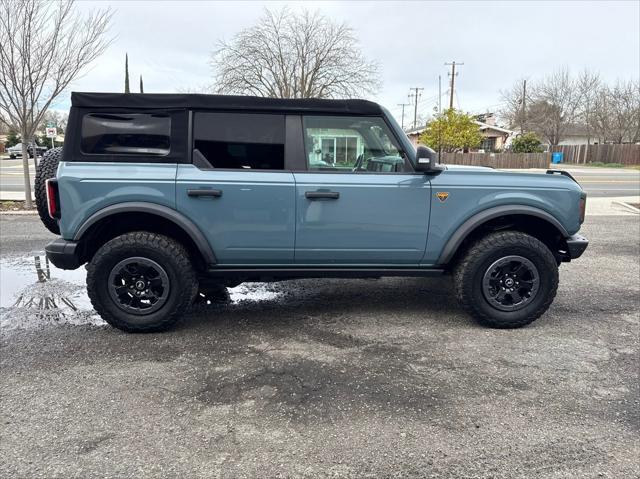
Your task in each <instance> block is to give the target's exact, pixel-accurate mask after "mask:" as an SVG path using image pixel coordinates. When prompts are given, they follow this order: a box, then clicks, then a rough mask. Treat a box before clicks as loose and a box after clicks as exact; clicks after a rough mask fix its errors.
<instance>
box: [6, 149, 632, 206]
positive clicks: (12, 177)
mask: <svg viewBox="0 0 640 479" xmlns="http://www.w3.org/2000/svg"><path fill="white" fill-rule="evenodd" d="M29 164H30V165H31V181H32V182H33V175H34V169H33V160H29ZM553 167H554V168H559V169H566V170H567V171H569V172H570V173H571V174H572V175H573V176H574V177H575V178H576V180H578V182H579V183H580V184H581V185H582V187H583V188H584V190H585V191H586V192H587V194H588V195H589V196H592V197H619V196H639V195H640V170H634V169H630V168H589V167H584V166H576V165H553ZM540 173H542V170H540ZM3 192H11V193H13V194H16V193H23V192H24V182H23V173H22V160H19V159H18V160H9V159H3V160H0V199H5V198H3V197H2V193H3ZM5 196H6V195H5ZM12 198H13V197H12Z"/></svg>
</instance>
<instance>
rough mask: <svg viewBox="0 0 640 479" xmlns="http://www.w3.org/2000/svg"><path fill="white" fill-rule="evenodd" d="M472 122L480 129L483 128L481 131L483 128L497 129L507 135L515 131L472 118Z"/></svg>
mask: <svg viewBox="0 0 640 479" xmlns="http://www.w3.org/2000/svg"><path fill="white" fill-rule="evenodd" d="M473 122H474V123H475V124H476V125H478V126H479V127H480V130H483V131H484V130H495V131H499V132H500V133H506V134H508V135H513V134H514V133H515V131H513V130H508V129H506V128H501V127H499V126H495V125H488V124H487V123H483V122H481V121H477V120H474V121H473Z"/></svg>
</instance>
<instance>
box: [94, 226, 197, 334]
mask: <svg viewBox="0 0 640 479" xmlns="http://www.w3.org/2000/svg"><path fill="white" fill-rule="evenodd" d="M141 245H142V246H144V247H147V248H153V249H154V250H156V251H158V252H160V253H162V254H163V255H168V256H169V257H171V258H173V259H174V261H175V262H176V265H177V271H176V274H177V276H178V277H179V278H180V284H179V285H177V287H176V286H173V287H176V289H177V290H178V294H179V296H178V298H177V300H176V304H177V306H176V307H175V308H174V309H173V310H172V311H171V312H169V314H167V315H165V316H163V317H162V318H161V319H160V320H159V321H156V322H154V323H150V324H145V325H140V324H132V323H129V322H127V321H123V320H122V319H120V318H118V317H117V315H115V314H113V313H112V312H111V311H110V308H108V307H107V306H106V305H105V304H103V302H102V301H101V299H100V297H99V296H98V294H97V291H96V288H98V287H105V285H99V284H98V281H97V279H96V276H97V274H98V269H99V268H100V266H101V264H103V263H104V262H105V261H106V260H107V259H108V258H109V257H110V256H111V255H114V254H118V253H119V252H120V251H122V250H135V249H136V248H139V247H140V246H141ZM197 292H198V280H197V278H196V273H195V270H194V268H193V265H192V264H191V261H190V259H189V254H188V253H187V250H186V249H185V248H184V246H182V245H181V244H180V243H178V242H177V241H175V240H173V239H171V238H169V237H167V236H164V235H160V234H156V233H150V232H145V231H136V232H131V233H126V234H124V235H121V236H117V237H116V238H114V239H112V240H111V241H109V242H107V243H106V244H105V245H104V246H102V247H101V248H100V249H99V250H98V251H97V252H96V254H95V255H94V257H93V258H92V260H91V262H90V263H89V265H88V266H87V293H88V295H89V299H90V300H91V304H92V305H93V307H94V309H95V310H96V312H97V313H98V314H99V315H100V316H101V317H102V319H104V320H105V321H106V322H107V323H109V324H110V325H112V326H114V327H116V328H118V329H121V330H123V331H126V332H132V333H151V332H159V331H165V330H167V329H170V328H171V327H172V326H174V325H175V324H176V323H177V322H178V321H179V320H180V318H181V317H182V316H183V314H184V313H185V311H186V310H187V308H188V307H189V305H190V304H191V302H192V300H193V298H194V297H195V295H196V294H197ZM114 307H116V306H115V305H114Z"/></svg>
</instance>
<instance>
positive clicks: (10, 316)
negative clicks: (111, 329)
mask: <svg viewBox="0 0 640 479" xmlns="http://www.w3.org/2000/svg"><path fill="white" fill-rule="evenodd" d="M86 275H87V272H86V270H85V269H84V268H79V269H77V270H74V271H64V270H60V269H58V268H56V267H55V266H53V265H52V264H51V263H49V260H47V258H46V256H45V255H44V254H42V253H36V254H33V255H31V256H26V257H22V258H13V259H2V260H0V328H2V329H30V328H34V327H37V326H43V325H47V324H74V325H81V324H93V325H104V324H106V323H105V322H104V321H103V320H102V319H100V317H99V316H98V315H97V314H96V312H95V311H94V310H93V308H92V307H91V302H90V301H89V298H88V296H87V290H86V287H85V278H86Z"/></svg>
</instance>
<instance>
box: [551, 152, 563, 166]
mask: <svg viewBox="0 0 640 479" xmlns="http://www.w3.org/2000/svg"><path fill="white" fill-rule="evenodd" d="M551 163H553V164H554V165H557V164H558V163H562V152H561V151H554V152H553V153H551Z"/></svg>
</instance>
